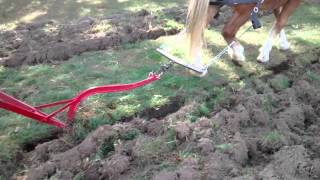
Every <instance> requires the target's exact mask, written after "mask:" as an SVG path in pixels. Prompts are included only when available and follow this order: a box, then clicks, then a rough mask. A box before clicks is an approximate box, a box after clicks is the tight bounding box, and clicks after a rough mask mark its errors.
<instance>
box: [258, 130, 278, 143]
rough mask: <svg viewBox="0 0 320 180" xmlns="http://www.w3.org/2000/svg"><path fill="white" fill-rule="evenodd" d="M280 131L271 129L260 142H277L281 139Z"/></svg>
mask: <svg viewBox="0 0 320 180" xmlns="http://www.w3.org/2000/svg"><path fill="white" fill-rule="evenodd" d="M281 137H282V135H281V133H280V132H278V131H276V130H275V131H272V132H270V133H268V134H267V135H266V136H264V137H263V142H262V144H265V145H266V144H273V143H277V142H279V141H280V140H281Z"/></svg>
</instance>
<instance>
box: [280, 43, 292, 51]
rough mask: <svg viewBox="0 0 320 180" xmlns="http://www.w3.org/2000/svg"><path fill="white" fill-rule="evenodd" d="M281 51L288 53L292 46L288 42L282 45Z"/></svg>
mask: <svg viewBox="0 0 320 180" xmlns="http://www.w3.org/2000/svg"><path fill="white" fill-rule="evenodd" d="M279 49H280V50H281V51H288V50H289V49H290V44H289V43H288V42H283V43H280V46H279Z"/></svg>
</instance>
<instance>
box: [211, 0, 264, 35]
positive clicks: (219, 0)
mask: <svg viewBox="0 0 320 180" xmlns="http://www.w3.org/2000/svg"><path fill="white" fill-rule="evenodd" d="M263 2H264V0H210V1H209V4H210V5H214V6H223V5H228V6H235V5H238V4H256V6H255V7H254V8H253V10H252V12H251V22H252V26H253V28H254V29H258V28H261V26H262V25H261V22H260V20H259V17H258V13H259V11H260V8H261V5H262V3H263Z"/></svg>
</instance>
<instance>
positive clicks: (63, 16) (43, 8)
mask: <svg viewBox="0 0 320 180" xmlns="http://www.w3.org/2000/svg"><path fill="white" fill-rule="evenodd" d="M185 2H186V1H185V0H174V1H170V0H0V30H1V29H2V30H5V29H8V28H9V29H12V28H14V27H15V26H16V25H17V24H19V23H21V22H26V23H29V22H33V21H39V20H48V19H53V20H56V21H58V22H61V23H68V22H70V21H74V20H77V19H79V18H81V17H83V16H94V17H101V16H106V15H110V14H113V13H119V12H128V11H138V10H141V9H148V10H149V11H156V10H159V9H163V8H170V7H172V6H176V5H177V4H185Z"/></svg>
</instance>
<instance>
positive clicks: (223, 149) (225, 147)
mask: <svg viewBox="0 0 320 180" xmlns="http://www.w3.org/2000/svg"><path fill="white" fill-rule="evenodd" d="M215 148H216V149H217V150H218V151H220V152H222V153H224V152H227V151H230V150H231V149H232V148H233V145H232V144H230V143H227V144H219V145H216V146H215Z"/></svg>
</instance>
